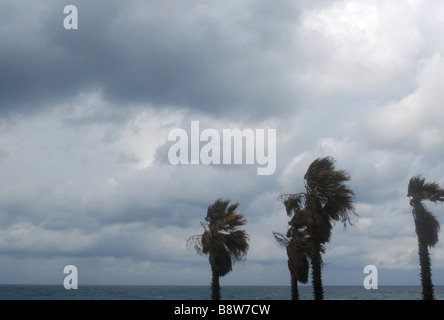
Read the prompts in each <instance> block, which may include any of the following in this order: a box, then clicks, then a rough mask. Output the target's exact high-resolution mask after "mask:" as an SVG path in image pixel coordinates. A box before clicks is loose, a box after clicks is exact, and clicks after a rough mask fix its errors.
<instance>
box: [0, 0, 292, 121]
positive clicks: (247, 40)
mask: <svg viewBox="0 0 444 320" xmlns="http://www.w3.org/2000/svg"><path fill="white" fill-rule="evenodd" d="M27 3H28V6H14V5H11V4H10V3H3V4H2V5H0V6H2V9H4V10H6V8H8V12H9V14H10V15H11V16H12V18H11V19H12V20H13V21H15V22H14V26H13V28H12V30H11V31H10V32H8V31H3V32H2V33H1V34H0V39H1V41H2V47H1V49H0V70H1V73H0V83H1V84H2V85H1V86H0V112H2V113H7V112H10V111H13V110H14V111H19V112H25V111H31V110H35V109H38V108H41V107H43V106H44V105H50V104H53V103H57V102H61V101H66V100H67V99H70V98H73V97H75V96H77V95H78V94H79V93H81V92H88V91H96V90H99V91H101V92H102V93H103V95H104V99H105V100H107V101H108V102H111V103H112V104H113V105H119V106H128V105H131V104H149V105H155V106H157V107H160V108H162V107H166V106H170V107H171V106H173V107H177V108H188V109H192V110H197V111H198V112H203V113H208V114H216V115H225V114H233V113H236V114H237V115H241V116H247V117H248V116H250V117H253V118H258V117H266V116H269V115H270V114H271V113H275V114H276V112H279V111H284V110H287V109H289V108H295V105H296V92H295V90H294V88H292V83H291V79H290V76H289V74H288V73H289V71H287V70H290V68H289V66H291V65H292V63H293V62H292V61H291V60H292V59H295V57H294V56H292V55H291V54H292V52H289V51H288V50H287V49H286V43H288V42H289V41H291V38H288V37H287V36H290V35H289V34H288V24H290V23H296V22H297V21H296V19H295V17H297V15H296V13H297V12H296V8H294V7H293V6H292V5H290V4H288V3H290V2H288V3H287V4H286V5H282V6H279V7H276V6H272V5H270V4H264V3H262V2H256V1H252V2H250V4H249V5H245V6H244V7H243V8H241V11H242V10H243V11H245V13H243V14H242V15H241V14H239V16H236V15H233V13H234V12H235V10H234V8H230V4H229V3H228V4H227V5H226V7H227V8H228V9H230V10H231V11H232V12H231V11H230V10H227V12H228V13H223V12H222V13H214V9H213V12H212V13H211V12H210V11H211V10H210V9H211V8H210V7H206V4H205V2H202V1H186V2H181V3H180V4H179V3H177V2H174V1H162V3H158V2H146V1H145V2H142V1H126V2H122V1H107V2H106V4H104V3H103V2H90V1H77V2H76V3H75V5H76V6H77V7H78V11H79V29H78V30H65V29H64V28H63V23H62V22H63V19H64V16H65V15H64V14H63V7H64V5H66V4H64V3H58V2H50V5H47V8H46V9H45V10H42V9H40V10H35V18H34V19H33V20H32V21H27V20H26V19H28V17H29V16H30V15H31V13H30V10H31V9H32V8H33V7H36V8H37V7H38V6H37V5H36V4H33V3H31V2H27ZM25 8H26V9H25ZM233 16H234V17H233ZM4 24H5V23H4ZM21 25H27V28H23V27H21ZM6 26H8V25H6ZM3 27H5V26H3ZM28 30H29V31H28ZM284 30H287V31H286V32H284ZM290 30H291V29H290Z"/></svg>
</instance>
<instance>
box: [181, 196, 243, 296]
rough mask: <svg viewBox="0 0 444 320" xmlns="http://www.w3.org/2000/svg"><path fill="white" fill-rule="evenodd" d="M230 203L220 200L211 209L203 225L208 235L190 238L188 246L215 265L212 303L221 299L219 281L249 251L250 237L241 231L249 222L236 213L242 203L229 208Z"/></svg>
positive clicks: (213, 267)
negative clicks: (207, 256) (206, 256)
mask: <svg viewBox="0 0 444 320" xmlns="http://www.w3.org/2000/svg"><path fill="white" fill-rule="evenodd" d="M229 202H230V200H226V201H224V200H222V199H218V200H216V201H215V202H214V203H213V204H212V205H210V206H209V207H208V211H207V216H206V217H205V221H206V222H201V224H202V226H203V228H204V232H203V233H202V234H198V235H194V236H191V237H190V238H188V240H187V246H188V247H192V248H194V250H196V252H197V253H198V254H200V255H209V262H210V265H211V272H212V281H211V299H213V300H219V299H220V284H219V278H220V277H223V276H225V275H226V274H227V273H229V272H230V271H232V270H233V263H234V262H235V261H242V260H244V259H245V257H246V255H247V251H248V248H249V245H248V241H249V236H248V234H247V233H246V232H245V230H240V229H239V227H241V226H243V225H245V223H246V220H245V219H244V216H243V215H242V214H241V213H237V212H236V209H237V207H238V206H239V203H235V204H231V205H230V206H228V204H229Z"/></svg>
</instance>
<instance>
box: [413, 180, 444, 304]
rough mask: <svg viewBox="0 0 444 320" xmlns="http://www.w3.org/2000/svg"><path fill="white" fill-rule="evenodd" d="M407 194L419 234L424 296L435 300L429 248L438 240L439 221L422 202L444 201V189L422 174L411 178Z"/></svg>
mask: <svg viewBox="0 0 444 320" xmlns="http://www.w3.org/2000/svg"><path fill="white" fill-rule="evenodd" d="M407 196H408V197H409V198H410V205H411V206H412V214H413V219H414V222H415V231H416V235H417V236H418V255H419V265H420V268H421V285H422V298H423V299H424V300H433V299H434V293H433V283H432V270H431V269H432V267H431V260H430V253H429V248H432V247H434V246H435V244H436V243H437V242H438V233H439V222H438V220H436V218H435V217H434V215H433V214H432V213H431V212H429V211H428V210H427V208H426V206H425V205H424V204H423V203H422V201H423V200H430V201H432V202H434V203H437V202H438V201H439V202H444V190H443V189H441V188H440V187H439V184H438V183H436V182H428V183H425V179H424V178H423V177H421V176H414V177H412V178H411V179H410V181H409V185H408V193H407Z"/></svg>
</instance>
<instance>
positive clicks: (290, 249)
mask: <svg viewBox="0 0 444 320" xmlns="http://www.w3.org/2000/svg"><path fill="white" fill-rule="evenodd" d="M303 197H304V195H303V194H295V195H283V196H281V198H283V199H285V200H284V201H283V202H284V205H285V209H286V211H287V215H288V216H289V217H290V218H291V220H290V221H289V222H288V224H289V228H288V231H287V233H286V234H285V235H284V234H282V233H279V232H273V235H274V237H275V239H276V241H277V242H278V243H279V244H280V245H281V246H282V247H284V248H285V249H286V251H287V257H288V269H289V270H290V279H291V299H292V300H299V289H298V282H301V283H307V281H308V270H309V257H310V248H311V238H310V235H309V234H308V230H307V227H306V223H305V219H304V211H303V207H302V205H301V202H302V199H303Z"/></svg>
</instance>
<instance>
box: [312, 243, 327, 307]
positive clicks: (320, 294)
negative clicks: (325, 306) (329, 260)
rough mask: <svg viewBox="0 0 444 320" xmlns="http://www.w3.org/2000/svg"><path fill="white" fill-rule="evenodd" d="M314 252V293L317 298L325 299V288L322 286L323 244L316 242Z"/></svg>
mask: <svg viewBox="0 0 444 320" xmlns="http://www.w3.org/2000/svg"><path fill="white" fill-rule="evenodd" d="M313 249H314V250H313V251H314V254H313V257H312V259H311V279H312V284H313V295H314V299H315V300H323V299H324V289H323V288H322V274H321V272H322V270H321V269H322V257H321V245H320V244H319V243H316V244H314V248H313Z"/></svg>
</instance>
